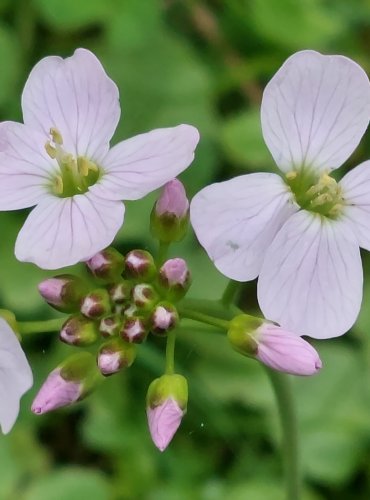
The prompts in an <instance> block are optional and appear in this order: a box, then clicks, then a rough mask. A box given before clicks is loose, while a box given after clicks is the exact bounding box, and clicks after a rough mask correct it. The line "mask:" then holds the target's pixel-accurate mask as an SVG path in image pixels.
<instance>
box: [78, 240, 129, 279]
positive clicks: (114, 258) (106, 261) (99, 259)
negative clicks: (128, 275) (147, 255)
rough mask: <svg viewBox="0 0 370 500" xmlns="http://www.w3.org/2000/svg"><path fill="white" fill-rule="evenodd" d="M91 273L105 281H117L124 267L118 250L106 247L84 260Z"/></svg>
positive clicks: (123, 261)
mask: <svg viewBox="0 0 370 500" xmlns="http://www.w3.org/2000/svg"><path fill="white" fill-rule="evenodd" d="M86 265H87V267H88V268H89V269H90V271H91V272H92V274H93V275H94V276H95V277H96V278H99V279H101V280H103V281H105V282H107V283H111V282H114V281H118V280H119V278H120V277H121V275H122V273H123V270H124V269H125V259H124V257H123V255H122V254H121V253H119V251H118V250H116V249H115V248H113V247H108V248H106V249H105V250H102V251H101V252H99V253H97V254H96V255H94V257H92V258H91V259H90V260H88V261H87V262H86Z"/></svg>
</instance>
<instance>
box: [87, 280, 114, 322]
mask: <svg viewBox="0 0 370 500" xmlns="http://www.w3.org/2000/svg"><path fill="white" fill-rule="evenodd" d="M80 310H81V312H82V314H83V315H84V316H86V317H87V318H93V319H99V318H101V317H103V316H105V315H107V314H109V313H110V312H111V302H110V297H109V293H108V292H107V290H105V288H97V289H96V290H93V291H92V292H90V293H88V294H87V295H86V296H85V297H84V299H83V301H82V304H81V309H80Z"/></svg>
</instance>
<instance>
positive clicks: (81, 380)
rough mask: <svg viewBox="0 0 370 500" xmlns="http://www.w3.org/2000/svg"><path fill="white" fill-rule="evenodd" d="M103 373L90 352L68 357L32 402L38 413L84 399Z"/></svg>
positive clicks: (33, 408) (52, 373)
mask: <svg viewBox="0 0 370 500" xmlns="http://www.w3.org/2000/svg"><path fill="white" fill-rule="evenodd" d="M100 378H101V374H100V372H99V370H98V368H97V366H96V362H95V358H94V356H93V355H92V354H90V353H88V352H83V353H79V354H75V355H74V356H71V357H69V358H67V359H66V360H65V361H64V362H63V363H61V364H60V365H59V366H58V367H57V368H56V369H55V370H53V371H52V372H51V373H50V374H49V375H48V377H47V379H46V380H45V382H44V384H43V385H42V387H41V389H40V390H39V392H38V394H37V395H36V397H35V399H34V401H33V403H32V407H31V409H32V411H33V413H36V414H37V415H41V414H42V413H46V412H48V411H51V410H55V409H57V408H61V407H63V406H69V405H71V404H72V403H74V402H76V401H79V400H81V399H83V398H84V397H85V396H87V395H88V394H89V393H90V392H91V391H92V390H93V389H94V388H95V387H96V385H97V384H98V382H99V379H100Z"/></svg>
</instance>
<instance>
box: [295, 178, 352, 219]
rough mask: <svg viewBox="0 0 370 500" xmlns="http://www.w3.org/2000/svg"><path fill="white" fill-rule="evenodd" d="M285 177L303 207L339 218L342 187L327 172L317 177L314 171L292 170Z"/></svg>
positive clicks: (326, 215) (341, 204)
mask: <svg viewBox="0 0 370 500" xmlns="http://www.w3.org/2000/svg"><path fill="white" fill-rule="evenodd" d="M285 178H286V182H287V184H288V186H289V187H290V189H291V191H292V193H293V194H294V197H295V200H296V202H297V203H298V205H299V206H300V207H301V208H302V209H304V210H309V211H310V212H315V213H318V214H321V215H324V216H325V217H329V218H331V219H335V218H337V217H338V215H339V214H340V213H341V211H342V207H343V196H342V190H341V187H340V186H339V185H338V183H337V181H336V180H335V179H333V177H330V175H329V174H327V173H326V172H325V173H323V174H322V175H321V176H320V177H317V175H315V174H314V173H313V172H312V171H307V170H304V169H303V170H300V171H296V170H292V171H291V172H288V173H287V174H286V176H285Z"/></svg>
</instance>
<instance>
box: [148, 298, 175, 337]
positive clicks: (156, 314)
mask: <svg viewBox="0 0 370 500" xmlns="http://www.w3.org/2000/svg"><path fill="white" fill-rule="evenodd" d="M178 322H179V315H178V312H177V310H176V308H175V306H173V305H172V304H171V303H169V302H160V303H159V304H157V305H156V307H155V309H154V311H153V312H152V314H151V316H150V330H151V332H153V333H154V334H156V335H166V334H167V332H169V331H170V330H172V329H173V328H175V327H176V326H177V324H178Z"/></svg>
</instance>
